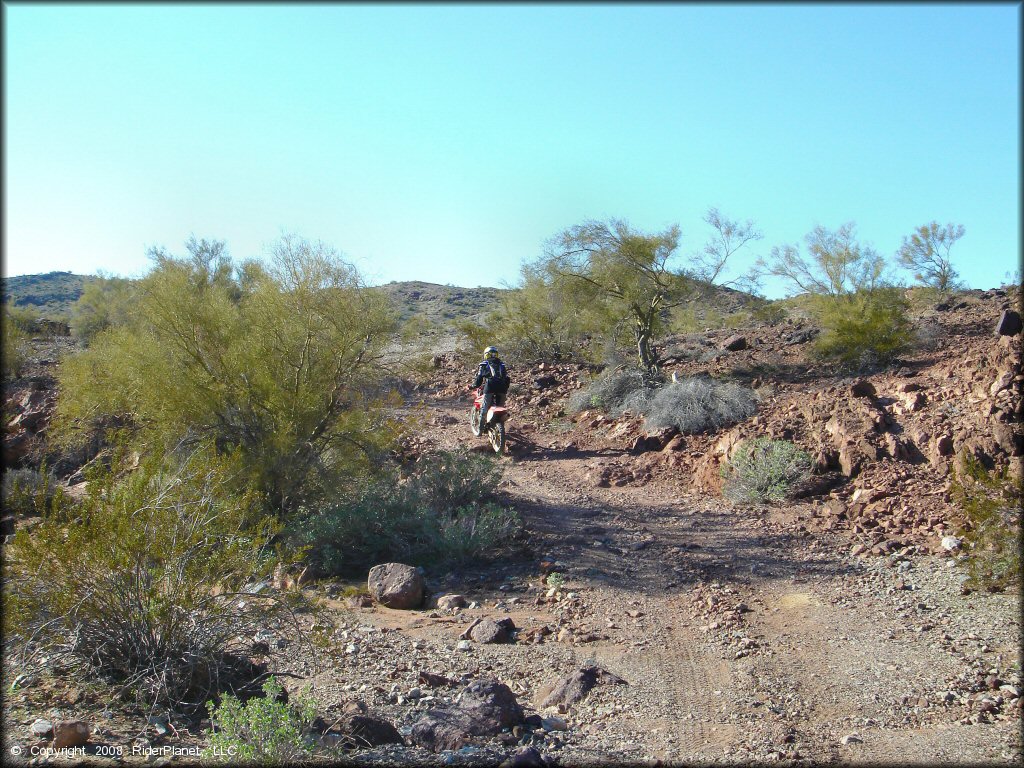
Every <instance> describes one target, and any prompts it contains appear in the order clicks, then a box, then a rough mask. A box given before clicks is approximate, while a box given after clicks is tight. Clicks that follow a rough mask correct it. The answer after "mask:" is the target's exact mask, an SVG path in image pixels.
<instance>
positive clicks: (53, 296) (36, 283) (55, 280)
mask: <svg viewBox="0 0 1024 768" xmlns="http://www.w3.org/2000/svg"><path fill="white" fill-rule="evenodd" d="M95 279H96V277H94V276H93V275H76V274H73V273H71V272H47V273H46V274H45V275H17V276H15V277H5V278H3V302H4V304H5V305H6V304H7V303H8V302H10V304H11V305H12V306H15V307H25V308H28V309H31V310H33V311H35V312H38V313H39V314H40V315H41V316H42V317H45V318H48V319H51V320H65V321H66V320H68V319H69V318H70V313H71V305H73V304H74V303H75V302H76V301H78V297H79V296H81V295H82V289H83V288H84V287H85V284H86V283H88V282H90V281H92V280H95Z"/></svg>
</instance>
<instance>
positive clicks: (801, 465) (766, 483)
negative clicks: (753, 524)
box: [722, 437, 811, 504]
mask: <svg viewBox="0 0 1024 768" xmlns="http://www.w3.org/2000/svg"><path fill="white" fill-rule="evenodd" d="M810 471H811V457H810V455H809V454H808V453H806V452H805V451H801V450H800V449H799V448H797V447H796V446H795V445H794V444H793V443H791V442H789V441H786V440H772V439H770V438H767V437H758V438H755V439H753V440H745V441H743V443H741V444H740V446H739V447H738V448H737V450H736V453H735V454H734V455H733V457H732V459H731V460H730V461H729V462H728V463H727V464H725V465H723V466H722V478H723V481H724V482H723V485H722V494H723V495H724V496H725V497H726V498H727V499H730V500H732V501H737V502H750V503H754V504H763V503H765V502H769V501H782V500H784V499H785V498H786V496H787V495H788V494H789V491H790V489H791V488H792V487H793V486H794V485H795V484H796V483H799V482H800V481H802V480H804V479H806V478H807V476H808V475H809V474H810Z"/></svg>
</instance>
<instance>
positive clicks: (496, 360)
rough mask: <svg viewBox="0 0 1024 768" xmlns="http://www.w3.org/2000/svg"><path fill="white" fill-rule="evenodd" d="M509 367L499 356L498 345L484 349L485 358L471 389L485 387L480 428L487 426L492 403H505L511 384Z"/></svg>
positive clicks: (481, 405)
mask: <svg viewBox="0 0 1024 768" xmlns="http://www.w3.org/2000/svg"><path fill="white" fill-rule="evenodd" d="M510 383H511V380H510V379H509V375H508V369H507V368H505V364H504V363H503V362H501V358H500V357H498V349H497V347H488V348H487V349H485V350H484V359H483V362H481V363H480V367H479V368H477V371H476V379H475V380H474V381H473V386H472V387H471V389H477V388H478V387H479V386H480V385H481V384H483V387H484V400H483V403H481V404H480V429H481V430H482V429H483V428H484V427H486V426H487V412H488V411H489V410H490V409H491V406H492V405H504V404H505V395H506V393H507V392H508V387H509V384H510Z"/></svg>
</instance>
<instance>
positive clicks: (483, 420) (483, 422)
mask: <svg viewBox="0 0 1024 768" xmlns="http://www.w3.org/2000/svg"><path fill="white" fill-rule="evenodd" d="M493 403H494V394H493V393H491V392H485V393H484V401H483V402H482V403H480V428H481V429H483V428H484V427H486V426H487V412H488V411H489V410H491V405H492V404H493Z"/></svg>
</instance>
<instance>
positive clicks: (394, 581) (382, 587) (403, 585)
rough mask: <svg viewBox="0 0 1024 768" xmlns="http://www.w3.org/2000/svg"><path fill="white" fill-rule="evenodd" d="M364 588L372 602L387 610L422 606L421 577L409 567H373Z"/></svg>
mask: <svg viewBox="0 0 1024 768" xmlns="http://www.w3.org/2000/svg"><path fill="white" fill-rule="evenodd" d="M366 587H367V589H368V590H369V592H370V595H371V596H372V597H373V599H374V600H376V601H377V602H378V603H380V604H381V605H385V606H387V607H388V608H402V609H408V608H419V607H420V606H422V605H423V595H424V591H425V584H424V582H423V575H422V574H421V573H420V572H419V571H418V570H416V569H415V568H413V567H412V566H411V565H403V564H402V563H383V564H382V565H375V566H373V568H371V569H370V575H369V577H368V578H367V579H366Z"/></svg>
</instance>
